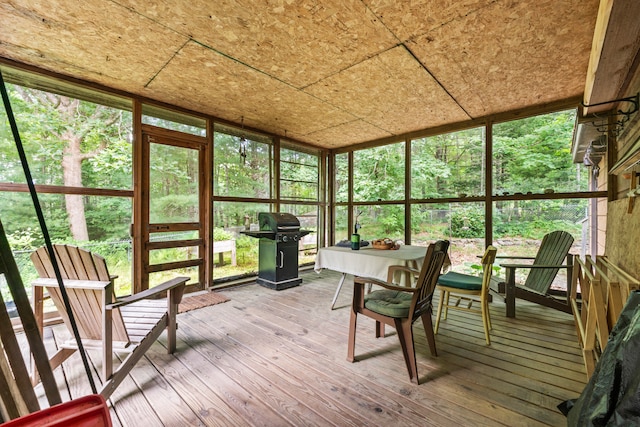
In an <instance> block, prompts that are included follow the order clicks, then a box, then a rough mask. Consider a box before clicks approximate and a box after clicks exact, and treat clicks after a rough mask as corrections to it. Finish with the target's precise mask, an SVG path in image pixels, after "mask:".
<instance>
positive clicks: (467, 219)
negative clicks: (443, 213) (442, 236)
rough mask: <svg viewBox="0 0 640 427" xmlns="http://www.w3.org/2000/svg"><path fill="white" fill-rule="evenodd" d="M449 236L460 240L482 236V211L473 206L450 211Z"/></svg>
mask: <svg viewBox="0 0 640 427" xmlns="http://www.w3.org/2000/svg"><path fill="white" fill-rule="evenodd" d="M451 235H452V236H453V237H461V238H473V237H482V236H484V211H483V210H482V209H480V208H478V207H475V206H473V207H465V208H460V209H457V210H454V211H452V212H451Z"/></svg>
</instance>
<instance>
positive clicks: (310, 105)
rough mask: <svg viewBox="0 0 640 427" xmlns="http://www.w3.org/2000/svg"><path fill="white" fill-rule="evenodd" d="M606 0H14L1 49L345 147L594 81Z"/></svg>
mask: <svg viewBox="0 0 640 427" xmlns="http://www.w3.org/2000/svg"><path fill="white" fill-rule="evenodd" d="M597 7H598V0H563V1H552V0H521V1H515V0H431V1H426V0H423V1H418V0H412V1H392V0H323V1H319V0H300V1H293V0H266V1H264V2H256V1H252V0H220V1H215V2H212V1H207V0H188V1H187V0H173V1H169V0H164V1H160V0H113V1H109V0H85V1H65V0H50V1H47V2H43V1H40V0H38V1H35V0H3V1H2V2H0V56H2V57H3V58H6V59H9V60H13V61H17V62H21V63H25V64H27V65H33V66H36V67H39V68H41V69H44V70H48V71H54V72H56V73H60V74H63V75H67V76H70V77H74V78H78V79H81V80H85V81H88V82H94V83H99V84H102V85H105V86H107V87H111V88H114V89H119V90H123V91H126V92H129V93H131V94H133V95H140V96H145V97H149V98H152V99H155V100H157V101H160V102H164V103H167V104H171V105H175V106H179V107H182V108H187V109H190V110H193V111H197V112H201V113H206V114H209V115H212V116H213V117H214V118H221V119H225V120H229V121H232V122H235V123H237V124H238V125H240V122H241V121H243V122H244V124H245V125H246V126H251V127H255V128H258V129H261V130H263V131H266V132H270V133H274V134H278V135H281V136H287V137H289V138H294V139H297V140H299V141H304V142H308V143H311V144H315V145H318V146H322V147H327V148H337V147H342V146H348V145H352V144H356V143H361V142H368V141H372V140H375V139H379V138H387V137H390V136H394V135H402V134H404V133H407V132H413V131H417V130H423V129H424V130H426V129H429V128H431V127H434V126H441V125H443V124H448V123H454V122H460V121H465V120H468V119H471V118H477V117H481V116H485V115H490V114H494V113H503V112H508V111H512V110H514V109H521V108H526V107H528V106H532V105H540V104H543V103H546V102H552V101H557V100H563V99H567V98H570V97H573V96H576V95H580V94H581V93H582V91H583V89H584V82H585V78H586V70H587V62H588V58H589V51H590V47H591V40H592V37H593V30H594V25H595V20H596V15H597Z"/></svg>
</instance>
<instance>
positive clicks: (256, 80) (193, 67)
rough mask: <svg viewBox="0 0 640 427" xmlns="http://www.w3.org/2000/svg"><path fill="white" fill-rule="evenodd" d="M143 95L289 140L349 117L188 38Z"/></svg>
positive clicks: (343, 120) (348, 119)
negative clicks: (286, 137)
mask: <svg viewBox="0 0 640 427" xmlns="http://www.w3.org/2000/svg"><path fill="white" fill-rule="evenodd" d="M176 76H180V78H179V79H177V78H176ZM247 88H253V89H254V90H250V91H248V90H247ZM145 95H146V96H149V97H152V98H156V99H157V98H160V99H175V100H176V102H177V103H178V104H179V105H180V106H182V107H185V108H189V109H192V110H197V111H201V112H203V113H206V114H210V115H213V116H216V117H219V118H222V119H226V120H230V121H233V122H236V123H240V122H243V123H244V124H245V125H247V126H250V127H255V128H258V129H262V130H265V131H269V132H273V133H277V134H280V135H284V134H285V131H286V135H287V136H289V137H292V138H302V139H304V138H303V137H304V136H305V135H306V134H307V133H310V132H314V131H317V130H319V129H321V128H325V127H333V126H336V125H339V124H341V123H344V122H348V121H352V120H354V119H355V117H353V116H352V115H351V114H349V113H347V112H344V111H341V110H339V109H337V108H335V107H333V106H331V105H329V104H327V103H326V102H323V101H321V100H319V99H317V98H314V97H313V96H311V95H308V94H306V93H304V92H301V91H298V90H296V89H294V88H292V87H291V86H289V85H286V84H283V83H282V82H279V81H278V80H275V79H273V78H270V77H269V76H267V75H265V74H264V73H261V72H259V71H257V70H254V69H252V68H248V67H245V66H243V65H242V64H240V63H238V62H236V61H233V60H231V59H229V58H227V57H225V56H223V55H220V54H219V53H217V52H214V51H212V50H211V49H208V48H206V47H203V46H202V45H199V44H197V43H194V42H191V43H188V44H187V45H186V46H184V48H183V49H181V50H180V52H179V53H178V54H177V55H175V57H174V58H173V59H172V61H171V62H170V63H168V64H167V65H166V67H164V68H163V69H162V71H161V72H160V73H159V74H158V75H157V76H156V77H155V78H154V79H153V81H152V82H151V83H149V85H148V86H147V88H146V89H145Z"/></svg>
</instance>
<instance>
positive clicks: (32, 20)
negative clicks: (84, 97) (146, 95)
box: [0, 0, 189, 93]
mask: <svg viewBox="0 0 640 427" xmlns="http://www.w3.org/2000/svg"><path fill="white" fill-rule="evenodd" d="M188 40H189V39H188V38H187V37H185V36H183V35H180V34H177V33H176V32H174V31H171V30H169V29H168V28H166V27H164V26H163V25H161V24H158V23H156V22H153V21H151V20H149V19H146V18H142V17H140V16H139V15H137V14H135V13H133V12H131V11H129V10H127V9H125V8H123V7H121V6H118V5H117V4H115V3H113V2H110V1H99V2H98V1H86V2H85V1H78V2H76V1H66V0H47V1H46V2H44V1H39V0H20V1H9V2H2V3H0V56H4V57H6V58H10V59H14V60H16V61H19V62H24V63H27V64H33V65H37V66H39V67H41V68H45V69H48V70H50V71H55V72H58V73H61V74H67V75H70V76H72V77H76V78H79V79H83V80H87V81H91V82H96V83H101V84H104V85H106V86H110V87H113V88H116V89H121V90H126V91H130V92H134V93H136V92H139V91H140V90H141V89H142V88H143V87H144V85H145V84H146V83H147V82H148V81H149V80H150V79H151V78H153V76H154V75H155V74H156V73H157V72H158V70H160V69H161V68H162V66H163V65H164V64H165V63H166V62H167V60H169V59H170V58H171V56H172V55H173V54H174V52H175V51H176V50H177V49H179V48H180V46H182V45H183V44H184V43H186V42H187V41H188ZM151 48H153V53H152V54H150V52H151Z"/></svg>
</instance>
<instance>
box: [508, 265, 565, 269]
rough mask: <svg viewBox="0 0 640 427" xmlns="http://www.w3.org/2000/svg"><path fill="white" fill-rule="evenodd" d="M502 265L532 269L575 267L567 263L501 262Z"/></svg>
mask: <svg viewBox="0 0 640 427" xmlns="http://www.w3.org/2000/svg"><path fill="white" fill-rule="evenodd" d="M500 267H504V268H531V269H536V268H538V269H539V268H568V267H573V266H570V265H566V264H561V265H533V264H500Z"/></svg>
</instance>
